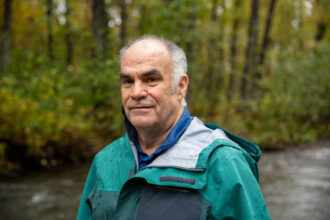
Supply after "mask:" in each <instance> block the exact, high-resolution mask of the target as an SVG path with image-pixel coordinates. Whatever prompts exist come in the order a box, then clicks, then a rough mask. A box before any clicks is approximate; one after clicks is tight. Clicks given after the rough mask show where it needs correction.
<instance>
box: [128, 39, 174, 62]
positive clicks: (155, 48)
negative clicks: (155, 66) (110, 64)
mask: <svg viewBox="0 0 330 220" xmlns="http://www.w3.org/2000/svg"><path fill="white" fill-rule="evenodd" d="M161 57H164V58H165V57H166V58H167V59H169V60H170V54H169V51H168V50H167V48H166V47H165V46H164V45H163V44H162V43H161V42H159V41H157V40H150V39H147V40H142V41H139V42H136V43H135V44H133V45H132V46H130V47H129V48H128V49H127V50H126V52H125V54H124V55H123V59H122V61H123V62H124V61H125V62H126V61H128V60H134V62H136V63H144V62H146V61H148V60H149V59H155V58H161Z"/></svg>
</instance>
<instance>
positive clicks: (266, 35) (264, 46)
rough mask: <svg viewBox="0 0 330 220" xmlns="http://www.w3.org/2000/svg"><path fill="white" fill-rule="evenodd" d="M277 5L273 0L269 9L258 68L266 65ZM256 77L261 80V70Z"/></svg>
mask: <svg viewBox="0 0 330 220" xmlns="http://www.w3.org/2000/svg"><path fill="white" fill-rule="evenodd" d="M275 4H276V0H271V2H270V5H269V9H268V14H267V22H266V28H265V32H264V37H263V40H262V46H261V51H260V56H259V62H258V66H261V65H262V64H264V61H265V56H266V52H267V48H268V44H269V33H270V30H271V27H272V20H273V14H274V8H275ZM255 77H256V78H257V79H260V78H261V77H262V76H261V72H260V71H259V70H257V72H256V75H255Z"/></svg>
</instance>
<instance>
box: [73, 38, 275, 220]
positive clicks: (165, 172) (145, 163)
mask: <svg viewBox="0 0 330 220" xmlns="http://www.w3.org/2000/svg"><path fill="white" fill-rule="evenodd" d="M120 58H121V65H120V69H121V71H120V81H121V95H122V105H123V115H124V119H125V125H126V130H127V134H126V135H125V136H124V137H122V138H120V139H118V140H116V141H114V142H113V143H111V144H110V145H109V146H107V147H105V148H104V149H103V150H101V151H100V152H99V153H98V154H97V155H96V156H95V158H94V161H93V164H92V167H91V169H90V171H89V175H88V178H87V181H86V184H85V188H84V192H83V195H82V199H81V203H80V207H79V211H78V216H77V219H123V220H124V219H143V220H149V219H155V220H162V219H164V220H165V219H166V220H168V219H170V220H176V219H189V220H191V219H270V217H269V214H268V210H267V207H266V205H265V202H264V199H263V197H262V194H261V191H260V188H259V186H258V166H257V161H258V159H259V157H260V150H259V148H258V147H257V146H256V145H254V144H252V143H250V142H248V141H246V140H244V139H242V138H239V137H237V136H235V135H233V134H231V133H229V132H227V131H225V130H222V129H221V128H220V127H218V126H216V125H205V124H203V123H202V122H201V121H200V120H199V119H198V118H196V117H191V116H190V114H189V112H188V110H187V108H186V107H185V105H186V104H185V101H184V97H185V94H186V91H187V87H188V76H187V75H186V71H187V63H186V56H185V54H184V52H183V51H182V49H180V48H179V47H178V46H177V45H175V44H174V43H173V42H171V41H168V40H166V39H163V38H157V37H154V36H149V35H148V36H142V37H140V38H138V39H137V40H135V41H133V42H131V43H130V44H128V45H127V46H126V47H124V48H123V49H122V50H121V52H120Z"/></svg>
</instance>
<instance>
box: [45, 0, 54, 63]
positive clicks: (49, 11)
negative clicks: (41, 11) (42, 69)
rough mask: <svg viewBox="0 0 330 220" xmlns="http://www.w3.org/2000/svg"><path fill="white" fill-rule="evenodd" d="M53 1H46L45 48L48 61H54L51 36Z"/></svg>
mask: <svg viewBox="0 0 330 220" xmlns="http://www.w3.org/2000/svg"><path fill="white" fill-rule="evenodd" d="M52 7H53V0H47V5H46V16H47V39H48V42H47V46H48V58H49V60H50V61H53V59H54V53H53V34H52V14H53V10H52Z"/></svg>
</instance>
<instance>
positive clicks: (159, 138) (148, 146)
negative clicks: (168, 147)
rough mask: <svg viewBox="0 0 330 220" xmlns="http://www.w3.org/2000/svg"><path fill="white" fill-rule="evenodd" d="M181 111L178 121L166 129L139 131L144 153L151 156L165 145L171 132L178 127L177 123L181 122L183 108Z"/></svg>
mask: <svg viewBox="0 0 330 220" xmlns="http://www.w3.org/2000/svg"><path fill="white" fill-rule="evenodd" d="M181 109H182V110H181V111H179V114H178V116H177V117H176V119H175V120H174V121H173V122H172V123H170V124H169V125H168V126H166V127H164V129H162V130H160V129H154V128H150V129H145V128H144V129H137V137H138V142H139V146H140V147H141V149H142V150H143V152H144V153H146V154H148V155H151V154H153V153H154V152H155V151H156V150H157V148H158V147H159V146H160V145H162V143H164V141H165V140H166V138H167V136H168V134H169V133H170V132H171V130H172V128H173V127H174V126H175V125H176V123H177V122H178V121H179V119H180V117H181V115H182V113H183V108H181Z"/></svg>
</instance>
